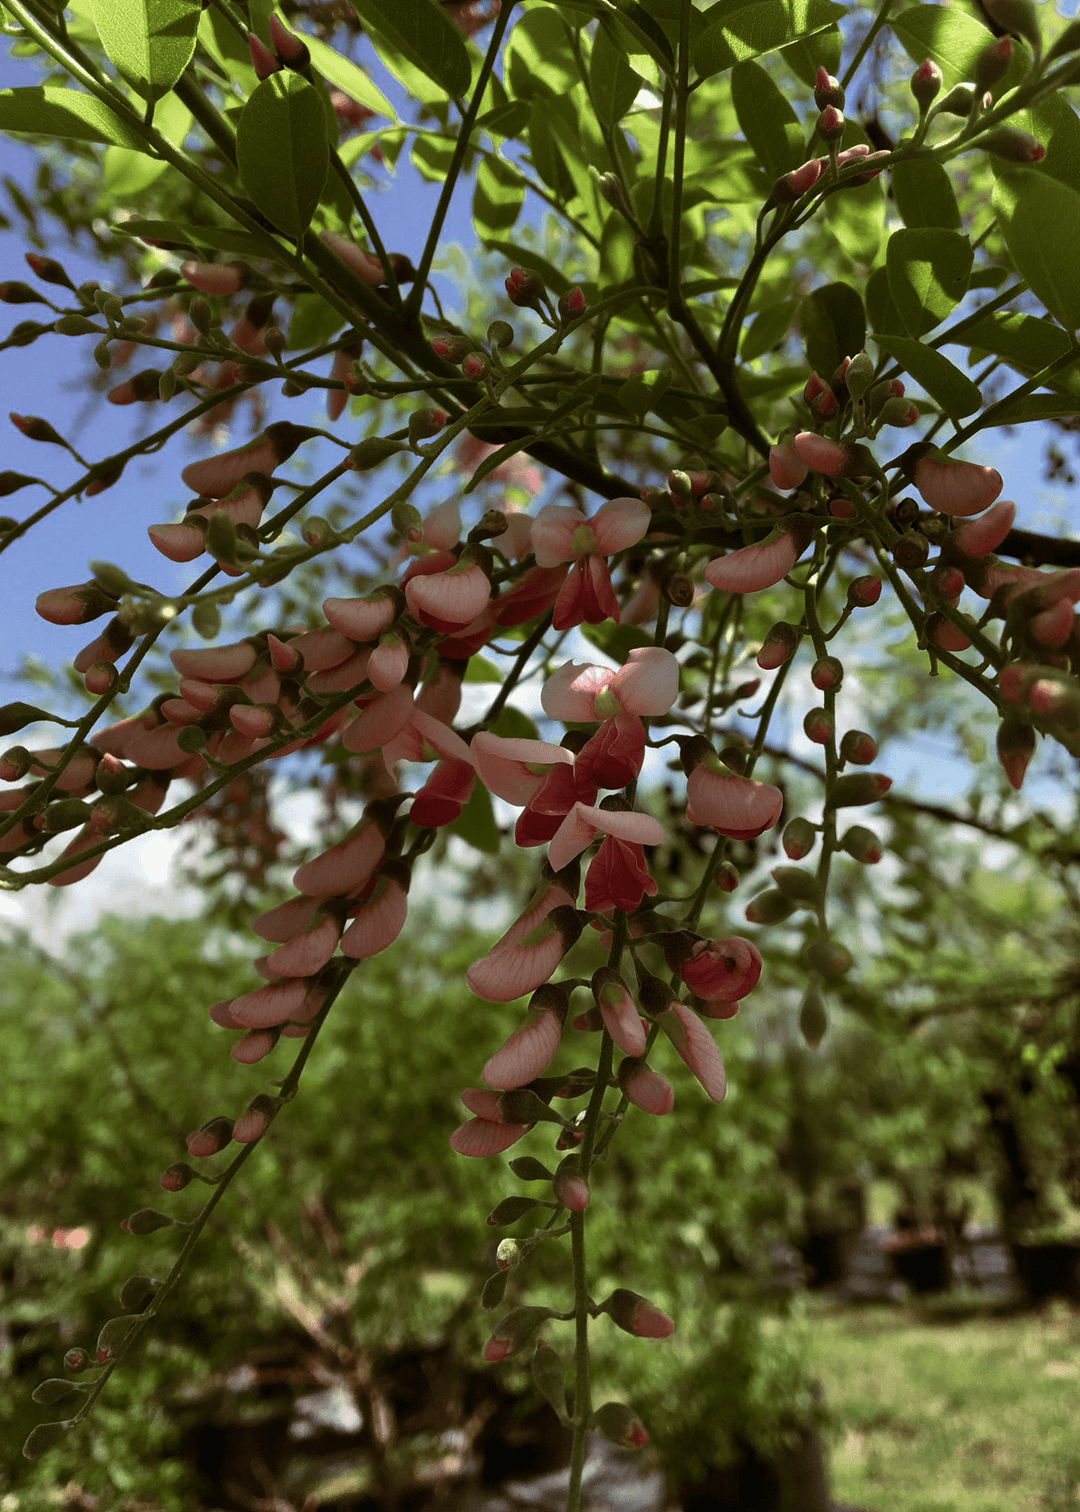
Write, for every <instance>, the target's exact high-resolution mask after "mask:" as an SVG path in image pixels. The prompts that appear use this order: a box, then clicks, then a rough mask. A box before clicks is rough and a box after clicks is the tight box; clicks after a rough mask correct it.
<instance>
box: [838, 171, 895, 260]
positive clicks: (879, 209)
mask: <svg viewBox="0 0 1080 1512" xmlns="http://www.w3.org/2000/svg"><path fill="white" fill-rule="evenodd" d="M825 220H826V222H827V224H828V227H829V230H830V231H831V232H832V234H833V235H834V236H835V237H836V240H837V242H838V243H839V245H840V247H841V249H842V250H843V251H844V252H846V253H847V255H848V257H850V258H851V260H852V262H854V263H862V264H864V265H868V264H870V263H872V262H873V261H874V259H875V258H876V257H877V254H878V248H879V247H880V246H881V238H882V237H883V236H884V235H885V197H884V195H883V194H882V190H881V181H880V180H879V179H874V180H872V181H871V182H870V183H869V184H858V185H856V186H855V187H854V188H851V189H843V190H841V191H840V192H839V193H838V194H830V196H829V198H828V199H827V200H826V201H825Z"/></svg>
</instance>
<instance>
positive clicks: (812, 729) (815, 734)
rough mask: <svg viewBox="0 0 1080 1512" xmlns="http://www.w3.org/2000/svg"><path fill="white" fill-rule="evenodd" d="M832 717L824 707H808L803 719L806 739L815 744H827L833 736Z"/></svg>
mask: <svg viewBox="0 0 1080 1512" xmlns="http://www.w3.org/2000/svg"><path fill="white" fill-rule="evenodd" d="M834 728H835V726H834V724H833V717H832V715H831V714H830V713H828V711H827V710H825V709H809V710H807V713H806V717H805V718H804V719H803V730H804V732H805V734H806V736H807V739H808V740H812V741H813V742H814V744H815V745H828V743H829V741H830V740H831V739H832V737H833V730H834Z"/></svg>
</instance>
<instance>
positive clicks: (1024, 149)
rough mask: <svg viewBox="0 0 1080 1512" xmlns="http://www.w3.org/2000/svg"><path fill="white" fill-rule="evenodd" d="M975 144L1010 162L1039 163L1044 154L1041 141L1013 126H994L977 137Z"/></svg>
mask: <svg viewBox="0 0 1080 1512" xmlns="http://www.w3.org/2000/svg"><path fill="white" fill-rule="evenodd" d="M975 146H977V147H984V148H985V149H986V151H987V152H992V153H993V154H994V156H995V157H999V158H1005V160H1006V161H1007V162H1010V163H1041V162H1042V160H1043V158H1044V157H1045V156H1046V148H1045V147H1044V146H1043V145H1042V143H1041V142H1038V141H1036V139H1035V138H1034V137H1033V136H1032V135H1031V133H1030V132H1028V131H1020V130H1019V129H1018V128H1017V127H1015V126H995V128H994V129H993V131H988V132H987V133H986V134H985V136H981V137H979V139H978V141H977V142H976V143H975Z"/></svg>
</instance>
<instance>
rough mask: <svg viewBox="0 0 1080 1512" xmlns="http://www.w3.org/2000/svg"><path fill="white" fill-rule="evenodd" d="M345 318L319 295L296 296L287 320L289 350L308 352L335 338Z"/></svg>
mask: <svg viewBox="0 0 1080 1512" xmlns="http://www.w3.org/2000/svg"><path fill="white" fill-rule="evenodd" d="M344 324H345V317H344V316H343V315H342V314H341V312H340V311H339V310H335V309H334V306H333V305H331V304H327V302H326V300H325V299H323V298H322V296H321V295H319V294H298V295H297V297H296V301H295V303H294V304H293V312H292V317H291V319H290V320H289V335H288V342H289V350H290V351H292V352H304V351H309V350H310V349H311V348H313V347H318V346H322V344H323V343H324V342H326V341H329V340H330V338H331V336H336V335H337V333H338V332H339V331H340V330H341V328H342V326H343V325H344Z"/></svg>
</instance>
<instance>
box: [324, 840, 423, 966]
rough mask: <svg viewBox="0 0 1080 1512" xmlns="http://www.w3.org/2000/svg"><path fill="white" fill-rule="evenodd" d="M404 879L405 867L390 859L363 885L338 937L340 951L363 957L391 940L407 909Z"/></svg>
mask: <svg viewBox="0 0 1080 1512" xmlns="http://www.w3.org/2000/svg"><path fill="white" fill-rule="evenodd" d="M404 881H405V878H404V868H402V867H401V866H400V863H397V862H391V863H390V865H389V866H388V867H386V868H384V869H383V870H381V871H379V872H378V874H377V875H376V876H375V878H374V880H373V881H372V882H370V883H369V884H368V885H367V887H365V888H364V889H363V891H362V893H361V898H360V902H359V903H357V904H356V905H355V906H354V907H353V908H352V909H351V911H350V914H349V917H350V919H351V921H352V922H351V923H350V924H349V927H348V928H347V929H346V931H345V933H344V934H343V935H342V937H341V953H342V955H345V956H348V958H349V960H350V961H363V960H366V959H367V957H368V956H373V955H378V954H379V952H380V951H382V950H385V949H386V948H387V947H388V946H389V945H392V944H393V943H394V941H395V940H396V939H397V937H398V935H399V934H400V933H401V931H402V930H403V929H404V928H405V920H406V917H407V916H408V912H409V899H408V894H407V892H406V890H405V886H404V885H403V882H404Z"/></svg>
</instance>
